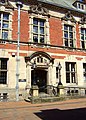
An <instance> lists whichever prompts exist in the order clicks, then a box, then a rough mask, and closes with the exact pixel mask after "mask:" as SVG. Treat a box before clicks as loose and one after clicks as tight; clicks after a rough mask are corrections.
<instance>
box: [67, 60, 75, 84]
mask: <svg viewBox="0 0 86 120" xmlns="http://www.w3.org/2000/svg"><path fill="white" fill-rule="evenodd" d="M65 65H66V66H65V68H66V83H76V69H75V66H76V63H74V62H66V64H65Z"/></svg>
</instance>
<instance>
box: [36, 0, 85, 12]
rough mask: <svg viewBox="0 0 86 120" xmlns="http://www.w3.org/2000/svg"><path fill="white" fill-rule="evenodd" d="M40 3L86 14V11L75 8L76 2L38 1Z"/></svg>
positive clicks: (64, 0)
mask: <svg viewBox="0 0 86 120" xmlns="http://www.w3.org/2000/svg"><path fill="white" fill-rule="evenodd" d="M38 1H40V2H44V3H48V4H51V5H55V6H58V7H63V8H67V9H69V10H74V11H77V12H81V13H85V14H86V11H85V10H80V9H77V8H76V7H74V6H73V3H74V2H75V1H76V0H38ZM78 1H79V0H78Z"/></svg>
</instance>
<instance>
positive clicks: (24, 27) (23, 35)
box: [12, 10, 29, 42]
mask: <svg viewBox="0 0 86 120" xmlns="http://www.w3.org/2000/svg"><path fill="white" fill-rule="evenodd" d="M20 17H21V21H20V40H21V41H25V42H27V41H28V39H29V34H28V31H29V24H28V23H29V19H28V17H29V15H28V12H25V11H24V12H23V11H21V15H20ZM17 20H18V12H17V11H16V10H15V11H14V12H13V23H12V28H13V33H12V38H13V40H16V39H17V31H18V29H17V27H18V21H17Z"/></svg>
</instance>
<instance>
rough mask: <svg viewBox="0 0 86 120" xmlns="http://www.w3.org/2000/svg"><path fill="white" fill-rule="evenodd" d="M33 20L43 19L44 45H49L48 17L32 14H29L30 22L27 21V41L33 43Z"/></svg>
mask: <svg viewBox="0 0 86 120" xmlns="http://www.w3.org/2000/svg"><path fill="white" fill-rule="evenodd" d="M33 18H38V19H43V20H45V22H46V23H45V29H46V33H45V44H49V43H50V38H49V36H50V35H49V21H48V17H47V16H42V15H36V14H34V13H32V14H30V17H29V19H30V21H29V27H30V31H29V34H30V37H29V41H30V42H33V41H32V40H33Z"/></svg>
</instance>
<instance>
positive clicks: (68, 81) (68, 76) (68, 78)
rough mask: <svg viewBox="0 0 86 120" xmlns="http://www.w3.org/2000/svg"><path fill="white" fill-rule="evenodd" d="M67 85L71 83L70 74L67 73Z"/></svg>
mask: <svg viewBox="0 0 86 120" xmlns="http://www.w3.org/2000/svg"><path fill="white" fill-rule="evenodd" d="M66 83H70V73H66Z"/></svg>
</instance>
